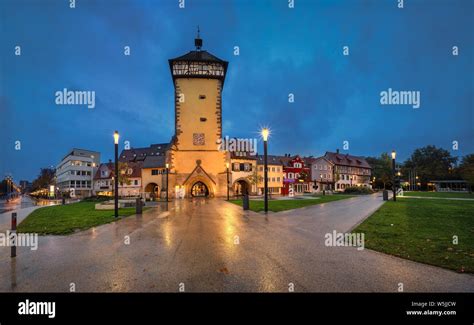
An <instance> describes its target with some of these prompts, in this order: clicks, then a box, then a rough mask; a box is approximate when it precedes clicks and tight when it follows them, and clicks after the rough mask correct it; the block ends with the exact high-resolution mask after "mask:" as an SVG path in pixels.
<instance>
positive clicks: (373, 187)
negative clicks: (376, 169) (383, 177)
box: [372, 176, 375, 190]
mask: <svg viewBox="0 0 474 325" xmlns="http://www.w3.org/2000/svg"><path fill="white" fill-rule="evenodd" d="M372 189H373V190H375V176H374V178H373V180H372Z"/></svg>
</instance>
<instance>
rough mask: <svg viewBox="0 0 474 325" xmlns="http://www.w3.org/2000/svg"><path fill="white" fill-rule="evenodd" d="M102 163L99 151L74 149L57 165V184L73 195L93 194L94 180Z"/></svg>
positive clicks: (62, 191)
mask: <svg viewBox="0 0 474 325" xmlns="http://www.w3.org/2000/svg"><path fill="white" fill-rule="evenodd" d="M99 164H100V153H99V152H97V151H91V150H84V149H72V151H71V152H69V153H68V154H67V155H66V156H65V157H64V158H63V159H62V160H61V162H60V163H59V164H58V165H57V166H56V185H57V187H58V188H59V191H60V192H61V193H63V194H66V193H67V194H69V195H70V196H72V197H79V198H83V197H89V196H92V195H93V187H92V186H93V180H94V175H95V173H96V171H97V168H98V167H99Z"/></svg>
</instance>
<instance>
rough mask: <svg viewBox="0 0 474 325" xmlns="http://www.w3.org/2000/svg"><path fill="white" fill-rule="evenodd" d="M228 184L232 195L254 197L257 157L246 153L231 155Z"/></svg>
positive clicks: (256, 178) (255, 191) (256, 181)
mask: <svg viewBox="0 0 474 325" xmlns="http://www.w3.org/2000/svg"><path fill="white" fill-rule="evenodd" d="M229 169H230V184H232V185H231V193H232V194H233V195H237V196H240V195H243V194H249V195H255V194H256V193H257V183H258V171H257V157H256V156H251V155H249V154H248V153H247V152H236V153H231V162H230V166H229Z"/></svg>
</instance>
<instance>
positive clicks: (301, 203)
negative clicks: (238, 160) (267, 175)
mask: <svg viewBox="0 0 474 325" xmlns="http://www.w3.org/2000/svg"><path fill="white" fill-rule="evenodd" d="M351 197H354V196H353V195H344V194H337V195H324V196H319V197H318V198H314V199H294V200H269V201H268V210H269V211H273V212H279V211H285V210H292V209H298V208H303V207H307V206H310V205H315V204H321V203H326V202H332V201H339V200H344V199H348V198H351ZM229 202H231V203H234V204H237V205H240V206H242V200H231V201H229ZM250 210H252V211H255V212H260V211H263V210H264V201H263V200H258V201H257V200H250Z"/></svg>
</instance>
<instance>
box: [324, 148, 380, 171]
mask: <svg viewBox="0 0 474 325" xmlns="http://www.w3.org/2000/svg"><path fill="white" fill-rule="evenodd" d="M324 157H325V158H326V159H328V160H329V161H331V162H332V163H334V164H336V165H343V166H350V167H363V168H372V167H371V166H370V165H369V163H368V162H367V160H365V158H363V157H358V156H352V155H349V154H340V153H337V152H329V151H328V152H326V154H325V155H324Z"/></svg>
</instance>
